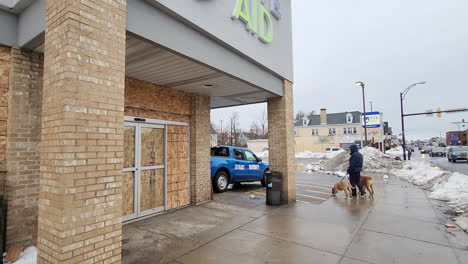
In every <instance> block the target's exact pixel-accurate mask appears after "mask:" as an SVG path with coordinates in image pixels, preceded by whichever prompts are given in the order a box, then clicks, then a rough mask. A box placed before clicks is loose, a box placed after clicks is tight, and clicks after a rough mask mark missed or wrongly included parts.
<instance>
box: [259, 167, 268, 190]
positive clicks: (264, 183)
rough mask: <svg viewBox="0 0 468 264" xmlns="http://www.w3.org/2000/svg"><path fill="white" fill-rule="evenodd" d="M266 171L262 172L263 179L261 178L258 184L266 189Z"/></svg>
mask: <svg viewBox="0 0 468 264" xmlns="http://www.w3.org/2000/svg"><path fill="white" fill-rule="evenodd" d="M267 171H268V170H266V171H264V172H263V178H262V180H261V181H260V183H261V184H262V186H263V187H266V186H267V184H266V174H267Z"/></svg>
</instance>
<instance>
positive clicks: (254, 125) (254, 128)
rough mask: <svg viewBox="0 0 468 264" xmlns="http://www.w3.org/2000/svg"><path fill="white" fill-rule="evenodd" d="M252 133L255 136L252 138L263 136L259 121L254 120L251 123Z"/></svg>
mask: <svg viewBox="0 0 468 264" xmlns="http://www.w3.org/2000/svg"><path fill="white" fill-rule="evenodd" d="M250 134H251V135H252V136H253V138H252V139H259V138H262V129H261V128H260V125H259V122H257V121H252V123H251V124H250Z"/></svg>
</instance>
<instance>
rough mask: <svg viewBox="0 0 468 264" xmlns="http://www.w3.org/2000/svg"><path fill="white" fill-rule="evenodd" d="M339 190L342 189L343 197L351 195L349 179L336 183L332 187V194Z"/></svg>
mask: <svg viewBox="0 0 468 264" xmlns="http://www.w3.org/2000/svg"><path fill="white" fill-rule="evenodd" d="M339 191H344V193H345V198H348V197H351V184H350V183H349V181H340V182H338V183H336V184H335V185H334V186H333V188H332V195H336V193H337V192H339Z"/></svg>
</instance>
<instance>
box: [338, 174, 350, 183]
mask: <svg viewBox="0 0 468 264" xmlns="http://www.w3.org/2000/svg"><path fill="white" fill-rule="evenodd" d="M348 175H349V174H347V173H346V175H345V176H344V177H343V178H341V180H340V181H339V182H342V181H343V180H344V179H345V178H346V176H348Z"/></svg>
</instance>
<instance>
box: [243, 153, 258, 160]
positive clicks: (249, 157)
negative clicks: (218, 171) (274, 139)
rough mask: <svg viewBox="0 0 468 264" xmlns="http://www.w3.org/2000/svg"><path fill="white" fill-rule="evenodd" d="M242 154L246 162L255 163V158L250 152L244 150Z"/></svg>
mask: <svg viewBox="0 0 468 264" xmlns="http://www.w3.org/2000/svg"><path fill="white" fill-rule="evenodd" d="M244 154H245V158H246V160H249V161H257V157H255V155H254V154H253V153H252V152H250V151H247V150H244Z"/></svg>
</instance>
